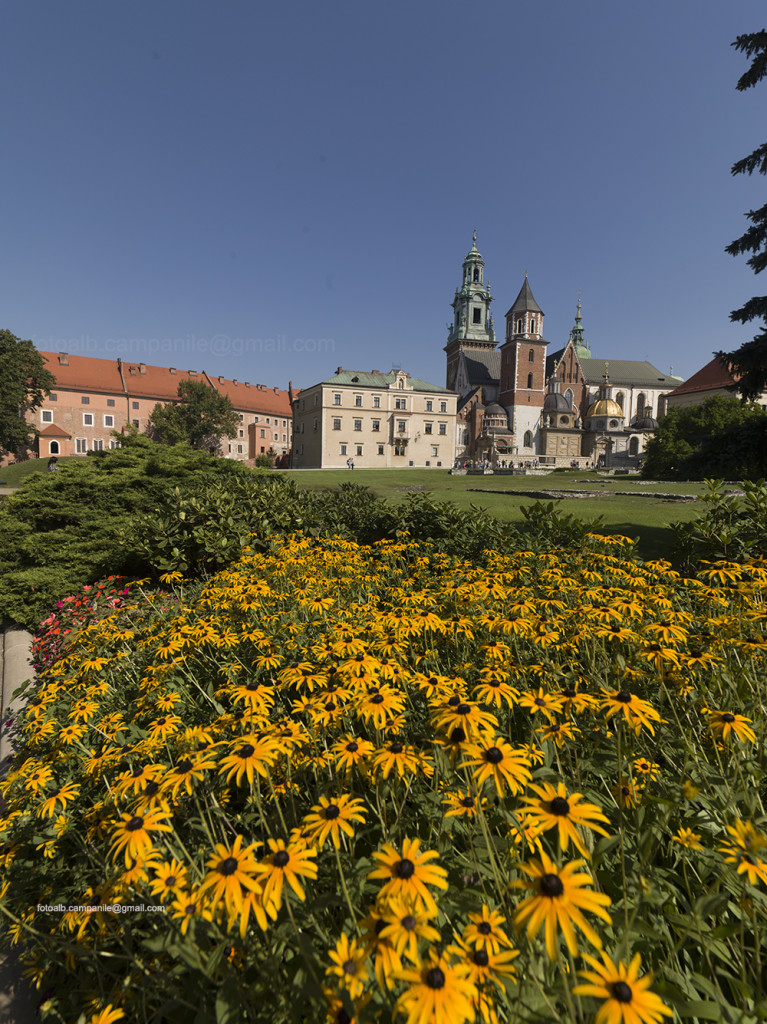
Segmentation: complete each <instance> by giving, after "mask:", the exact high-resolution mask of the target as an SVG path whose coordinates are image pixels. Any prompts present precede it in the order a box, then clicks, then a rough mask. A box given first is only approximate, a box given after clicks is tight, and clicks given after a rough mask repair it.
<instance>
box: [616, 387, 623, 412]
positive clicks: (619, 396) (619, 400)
mask: <svg viewBox="0 0 767 1024" xmlns="http://www.w3.org/2000/svg"><path fill="white" fill-rule="evenodd" d="M615 401H616V402H617V403H618V405H619V406H620V407H621V410H622V409H623V392H622V391H619V392H618V394H617V395H616V396H615Z"/></svg>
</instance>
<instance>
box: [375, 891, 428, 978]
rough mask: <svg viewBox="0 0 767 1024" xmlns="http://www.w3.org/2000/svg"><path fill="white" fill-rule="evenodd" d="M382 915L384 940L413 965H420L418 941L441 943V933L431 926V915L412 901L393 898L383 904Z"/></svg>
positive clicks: (382, 935) (381, 932) (381, 933)
mask: <svg viewBox="0 0 767 1024" xmlns="http://www.w3.org/2000/svg"><path fill="white" fill-rule="evenodd" d="M381 915H382V917H383V920H384V926H383V927H382V928H381V930H380V936H381V938H382V939H388V940H389V942H391V944H392V946H394V949H395V950H396V952H397V955H398V956H400V957H403V956H406V957H407V958H408V959H409V960H410V961H411V962H412V963H418V940H419V939H423V940H424V941H425V942H439V940H440V933H439V931H438V930H437V929H436V928H435V927H434V925H432V924H430V923H429V922H430V920H431V915H430V914H429V912H428V911H427V910H425V909H424V908H423V907H422V906H420V905H416V904H415V903H414V902H413V901H412V900H408V899H402V898H401V897H396V896H392V897H391V898H390V899H388V900H386V901H385V902H384V903H382V906H381Z"/></svg>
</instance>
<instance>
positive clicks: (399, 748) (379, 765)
mask: <svg viewBox="0 0 767 1024" xmlns="http://www.w3.org/2000/svg"><path fill="white" fill-rule="evenodd" d="M371 764H372V767H373V770H374V771H375V772H376V774H377V775H380V777H381V778H382V779H388V778H389V776H390V775H391V774H392V772H395V773H396V775H397V777H398V778H400V779H403V778H404V777H405V776H406V775H415V774H416V773H417V772H418V769H419V768H420V765H421V761H420V755H419V754H418V751H417V750H415V749H414V748H413V747H411V746H410V744H409V743H402V742H400V740H396V739H395V740H392V741H391V742H389V743H387V744H386V746H385V747H382V748H381V749H380V750H377V751H376V752H375V754H374V755H373V757H372V759H371Z"/></svg>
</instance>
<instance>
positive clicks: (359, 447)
mask: <svg viewBox="0 0 767 1024" xmlns="http://www.w3.org/2000/svg"><path fill="white" fill-rule="evenodd" d="M357 454H358V455H362V445H361V444H358V445H357Z"/></svg>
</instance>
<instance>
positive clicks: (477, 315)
mask: <svg viewBox="0 0 767 1024" xmlns="http://www.w3.org/2000/svg"><path fill="white" fill-rule="evenodd" d="M472 316H473V320H472V323H475V324H481V323H482V310H481V309H480V308H479V307H478V306H475V307H474V309H473V311H472Z"/></svg>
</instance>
